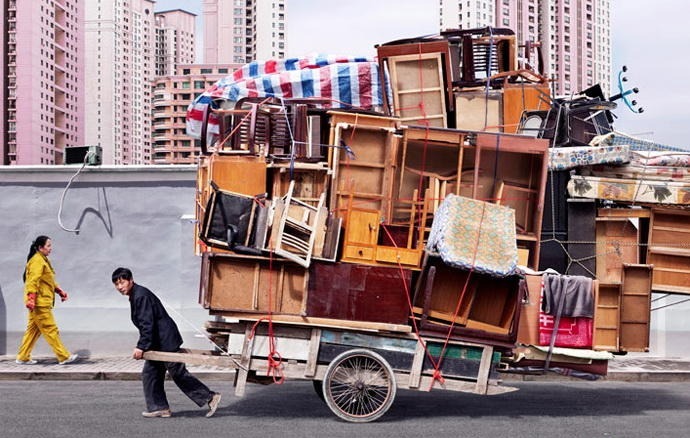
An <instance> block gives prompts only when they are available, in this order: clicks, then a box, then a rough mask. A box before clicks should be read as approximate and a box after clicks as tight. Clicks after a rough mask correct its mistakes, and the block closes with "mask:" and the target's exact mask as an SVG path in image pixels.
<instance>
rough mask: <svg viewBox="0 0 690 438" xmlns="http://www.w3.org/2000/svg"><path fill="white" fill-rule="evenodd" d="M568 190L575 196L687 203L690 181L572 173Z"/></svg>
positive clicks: (661, 202) (688, 200)
mask: <svg viewBox="0 0 690 438" xmlns="http://www.w3.org/2000/svg"><path fill="white" fill-rule="evenodd" d="M568 193H569V194H570V196H573V197H578V198H590V199H608V200H612V201H624V202H636V203H653V204H682V205H690V182H677V181H659V180H649V179H647V180H639V179H627V178H600V177H596V176H583V175H573V176H572V177H571V179H570V181H568Z"/></svg>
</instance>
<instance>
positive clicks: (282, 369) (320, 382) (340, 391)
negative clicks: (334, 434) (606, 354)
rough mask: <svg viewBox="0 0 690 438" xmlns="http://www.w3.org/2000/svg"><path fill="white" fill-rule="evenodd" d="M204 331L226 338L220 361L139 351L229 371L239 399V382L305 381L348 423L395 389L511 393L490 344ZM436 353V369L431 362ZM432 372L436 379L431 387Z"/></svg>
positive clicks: (362, 333) (306, 329)
mask: <svg viewBox="0 0 690 438" xmlns="http://www.w3.org/2000/svg"><path fill="white" fill-rule="evenodd" d="M207 328H208V330H209V331H210V332H211V333H214V334H216V337H217V335H218V334H219V333H225V334H226V336H227V338H226V339H228V340H229V346H228V350H227V353H228V355H211V354H210V353H209V352H207V353H205V354H204V353H202V352H188V353H162V352H147V353H146V354H145V358H146V359H151V360H166V361H183V362H186V363H188V364H198V365H213V366H216V367H222V368H228V369H235V370H237V373H236V378H235V385H236V387H235V394H236V395H238V396H242V395H244V392H245V384H246V383H247V382H258V383H273V382H282V380H283V379H291V380H292V379H302V380H312V381H313V383H314V389H315V390H316V392H317V394H318V395H319V396H320V397H321V398H322V399H323V400H324V401H325V403H326V404H327V405H328V407H329V408H330V409H331V411H332V412H333V413H334V414H336V415H337V416H338V417H340V418H342V419H344V420H347V421H351V422H367V421H373V420H376V419H377V418H379V417H381V416H382V415H383V414H385V413H386V411H387V410H388V409H389V408H390V406H391V405H392V403H393V401H394V399H395V394H396V391H397V389H398V388H401V389H410V390H419V391H429V390H431V388H432V386H434V387H436V388H443V389H448V390H453V391H462V392H469V393H474V394H486V395H493V394H502V393H505V392H511V391H514V390H516V389H517V388H511V387H507V386H501V385H499V378H498V372H497V371H498V364H499V359H500V353H498V352H496V351H494V348H493V347H492V346H490V345H481V344H472V343H466V342H455V341H454V342H451V343H449V344H447V345H445V344H444V341H443V340H442V339H433V338H428V339H422V340H421V341H422V342H419V341H418V338H416V337H414V336H412V335H410V334H409V333H405V332H404V331H403V332H386V331H372V330H371V329H369V330H363V329H356V328H353V329H343V328H339V327H336V328H328V327H326V326H315V325H313V324H284V323H276V324H272V325H268V324H266V323H260V324H259V325H257V324H256V322H255V321H238V322H233V323H230V322H212V323H209V324H208V326H207ZM424 346H425V348H424ZM443 348H445V350H446V351H445V352H444V354H443V363H442V364H441V363H435V362H436V361H439V357H440V356H441V350H442V349H443ZM278 352H279V353H278ZM437 366H438V368H439V371H440V372H441V373H442V375H443V377H442V378H441V379H440V381H439V382H438V383H436V385H434V374H435V373H436V369H437ZM436 375H439V376H440V374H438V373H436Z"/></svg>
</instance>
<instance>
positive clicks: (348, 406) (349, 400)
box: [323, 349, 396, 423]
mask: <svg viewBox="0 0 690 438" xmlns="http://www.w3.org/2000/svg"><path fill="white" fill-rule="evenodd" d="M395 390H396V385H395V377H394V375H393V369H392V368H391V366H390V365H389V364H388V362H386V360H385V359H384V358H382V357H381V356H380V355H379V354H377V353H374V352H372V351H368V350H363V349H357V350H350V351H346V352H344V353H342V354H340V355H339V356H338V357H336V358H335V359H333V361H332V362H331V363H330V365H329V366H328V369H327V370H326V376H325V377H324V379H323V394H324V397H325V399H326V404H327V405H328V407H329V408H330V409H331V411H333V413H334V414H335V415H337V416H338V417H340V418H342V419H343V420H346V421H351V422H354V423H365V422H368V421H374V420H376V419H378V418H379V417H381V416H382V415H383V414H385V413H386V411H388V409H389V408H390V407H391V405H392V404H393V400H394V399H395Z"/></svg>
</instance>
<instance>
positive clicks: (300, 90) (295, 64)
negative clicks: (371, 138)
mask: <svg viewBox="0 0 690 438" xmlns="http://www.w3.org/2000/svg"><path fill="white" fill-rule="evenodd" d="M244 97H259V98H261V97H276V98H284V99H289V98H303V97H318V98H322V99H328V100H329V101H330V103H329V104H326V105H325V106H327V107H331V108H361V109H366V110H368V109H372V108H373V107H376V106H380V105H382V103H383V100H382V90H381V84H380V81H379V68H378V64H377V63H376V62H375V61H373V60H369V59H366V58H344V57H333V56H318V57H311V58H304V59H298V58H291V59H281V60H269V61H265V62H252V63H249V64H247V65H245V66H243V67H241V68H239V69H238V70H236V71H235V72H233V74H232V75H231V76H227V77H225V78H223V79H221V80H219V81H218V82H216V83H215V84H214V85H213V86H212V87H211V88H209V89H208V90H206V91H205V92H204V93H203V94H201V95H200V96H199V97H197V98H196V99H195V100H194V101H193V102H192V103H191V104H190V105H189V107H188V108H187V135H190V136H192V137H194V138H199V137H200V136H201V123H202V119H203V113H204V111H205V109H206V107H207V106H208V105H209V104H210V105H212V107H214V108H215V107H217V106H218V101H226V102H237V101H238V100H240V99H242V98H244ZM224 107H227V105H224ZM207 132H208V133H209V135H210V136H215V135H217V134H218V121H217V120H215V118H213V117H211V118H209V126H208V131H207ZM209 140H212V138H209Z"/></svg>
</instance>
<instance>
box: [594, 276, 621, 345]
mask: <svg viewBox="0 0 690 438" xmlns="http://www.w3.org/2000/svg"><path fill="white" fill-rule="evenodd" d="M594 283H595V284H594V285H593V287H594V299H595V306H594V333H593V339H592V349H594V350H606V351H618V350H619V348H620V346H619V324H620V295H621V286H620V284H605V283H599V282H597V281H596V280H595V282H594Z"/></svg>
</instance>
